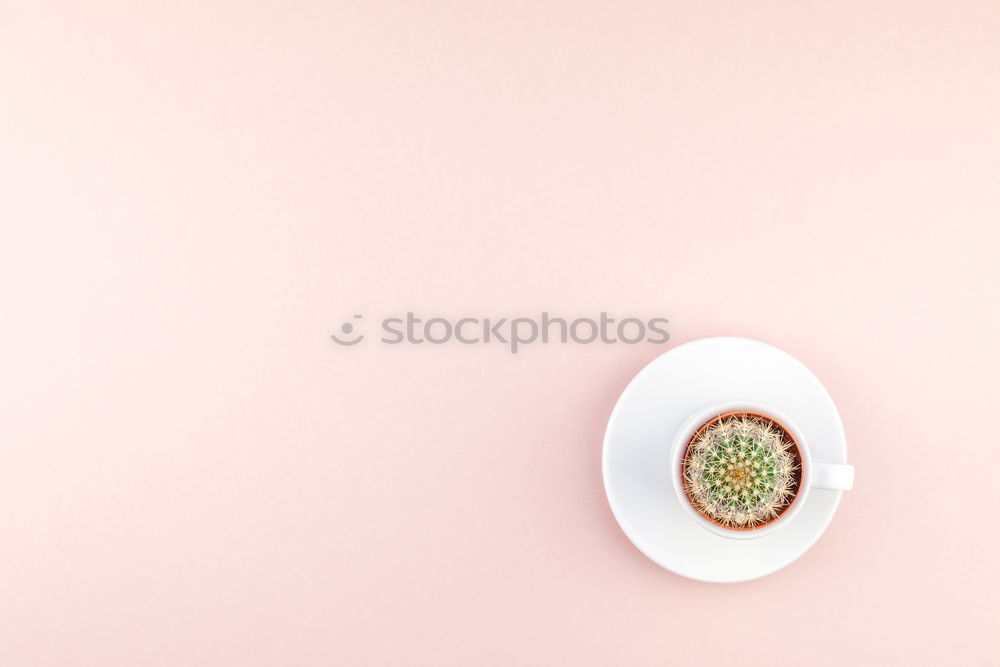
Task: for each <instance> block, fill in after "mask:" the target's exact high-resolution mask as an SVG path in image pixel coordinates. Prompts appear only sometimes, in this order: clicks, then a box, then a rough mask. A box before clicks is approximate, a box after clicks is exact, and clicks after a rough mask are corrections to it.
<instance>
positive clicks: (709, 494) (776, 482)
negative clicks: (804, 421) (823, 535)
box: [681, 411, 802, 531]
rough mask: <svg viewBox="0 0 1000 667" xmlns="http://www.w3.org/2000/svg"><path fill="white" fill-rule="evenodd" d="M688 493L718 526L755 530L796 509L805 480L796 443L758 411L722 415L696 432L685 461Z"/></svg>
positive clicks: (692, 501)
mask: <svg viewBox="0 0 1000 667" xmlns="http://www.w3.org/2000/svg"><path fill="white" fill-rule="evenodd" d="M681 466H682V469H681V478H682V481H683V486H684V494H685V495H686V496H687V499H688V501H689V502H690V503H691V505H692V506H693V507H694V508H695V509H696V510H697V511H698V513H699V514H701V515H702V516H703V517H705V518H706V519H708V520H709V521H711V522H712V523H714V524H716V525H718V526H721V527H723V528H727V529H730V530H743V531H746V530H755V529H758V528H762V527H764V526H766V525H768V524H770V523H772V522H773V521H776V520H777V519H779V518H780V517H781V515H782V514H783V513H784V512H785V510H787V509H788V507H789V506H791V504H792V502H793V501H794V500H795V496H796V494H797V493H798V490H799V485H800V483H801V480H802V459H801V454H800V453H799V449H798V446H797V445H796V443H795V440H794V439H793V438H792V436H791V435H790V433H789V432H788V430H787V429H785V427H783V426H782V425H781V424H780V423H779V422H777V421H776V420H774V419H772V418H771V417H768V416H767V415H763V414H760V413H757V412H751V411H739V412H728V413H726V414H722V415H719V416H717V417H714V418H713V419H711V420H709V421H708V422H706V423H705V424H704V425H703V426H702V427H701V428H699V429H698V430H697V431H695V433H694V435H693V436H691V439H690V441H689V442H688V444H687V447H686V449H685V451H684V454H683V457H682V461H681Z"/></svg>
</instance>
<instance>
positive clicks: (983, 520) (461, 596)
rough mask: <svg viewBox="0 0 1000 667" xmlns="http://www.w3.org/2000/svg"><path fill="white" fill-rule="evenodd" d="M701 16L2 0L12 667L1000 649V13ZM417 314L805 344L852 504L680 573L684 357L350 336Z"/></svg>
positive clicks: (914, 9) (5, 519)
mask: <svg viewBox="0 0 1000 667" xmlns="http://www.w3.org/2000/svg"><path fill="white" fill-rule="evenodd" d="M686 5H687V6H686ZM686 5H684V4H681V3H661V2H630V3H568V2H567V3H543V4H539V3H527V2H516V3H501V4H494V3H485V2H474V3H360V2H356V3H347V4H341V3H336V4H334V3H309V2H288V3H266V5H265V4H261V5H256V6H253V7H249V6H243V5H239V4H235V5H234V4H230V3H221V2H216V3H193V2H181V3H142V6H137V5H135V4H131V3H111V2H90V3H71V2H65V3H61V4H60V3H48V2H32V3H27V2H24V3H18V2H8V3H3V4H0V84H2V91H3V103H2V104H0V147H2V149H0V225H2V227H0V267H2V271H3V274H2V275H3V280H2V281H0V307H2V309H3V310H2V312H3V316H4V321H5V326H3V327H2V328H0V345H2V347H0V350H2V351H0V372H2V377H3V382H2V383H0V421H2V425H3V438H2V447H0V451H2V455H3V456H2V459H0V535H2V536H3V548H2V549H0V664H3V665H29V664H30V665H38V666H48V665H53V666H54V665H59V666H60V667H72V666H76V665H101V666H102V667H110V666H115V665H123V666H125V665H127V666H135V665H149V666H160V665H185V666H198V665H241V666H242V667H255V666H258V665H279V664H280V665H330V664H343V665H400V664H427V665H438V666H440V665H470V664H483V663H487V664H518V665H535V664H537V665H548V664H574V665H608V664H623V665H663V664H679V665H688V664H695V662H696V661H697V663H698V664H733V663H736V664H742V665H772V664H774V660H775V651H778V652H779V654H780V656H781V659H790V657H795V656H807V657H808V662H809V663H810V664H814V665H840V664H879V665H890V664H891V665H896V664H899V665H941V664H962V665H985V664H996V659H997V649H996V644H995V639H994V636H993V635H994V634H995V631H996V628H997V626H998V622H1000V617H998V608H1000V607H998V605H1000V600H998V592H1000V580H998V574H997V570H996V561H997V555H998V546H1000V545H998V538H997V531H996V530H995V528H994V527H993V525H992V523H993V521H992V519H993V516H994V513H995V508H996V488H997V486H996V479H997V470H998V468H997V463H996V458H997V443H996V437H995V436H994V430H993V426H994V421H995V420H994V418H993V417H994V415H995V411H996V406H995V402H996V398H997V389H996V386H997V381H996V377H997V371H998V370H1000V368H998V366H1000V363H998V362H1000V358H998V352H997V349H998V348H997V342H996V341H997V339H998V336H1000V318H998V314H997V308H996V304H997V298H998V296H1000V294H998V285H1000V269H998V266H1000V263H998V261H997V257H998V251H1000V231H998V222H1000V220H998V212H1000V194H998V193H1000V189H998V188H997V183H998V182H1000V150H998V146H1000V120H998V119H1000V85H998V84H1000V81H998V77H1000V42H998V41H997V39H996V36H997V34H1000V6H998V5H996V4H990V3H957V4H956V3H947V4H945V3H916V4H915V3H902V2H898V3H895V2H894V3H887V2H875V3H871V2H865V3H839V4H838V6H837V7H830V6H823V5H819V4H816V5H812V6H811V5H810V4H809V3H793V2H780V3H771V4H770V5H768V6H767V7H761V6H753V7H752V6H749V5H745V4H741V3H723V4H715V5H712V6H702V5H698V4H697V3H686ZM406 310H414V311H418V312H420V313H424V314H428V315H431V314H441V315H447V316H461V315H481V316H509V315H537V314H538V313H540V312H541V311H542V310H549V311H552V312H556V313H559V314H566V315H570V316H575V315H587V314H591V315H592V314H596V313H598V312H600V311H601V310H607V311H610V312H612V314H619V315H626V314H627V315H637V316H640V317H652V316H656V315H665V316H667V317H669V318H670V320H671V328H670V330H671V334H672V340H671V344H676V343H682V342H685V341H688V340H692V339H695V338H699V337H702V336H709V335H738V336H746V337H751V338H757V339H760V340H763V341H765V342H768V343H771V344H773V345H776V346H778V347H781V348H782V349H785V350H786V351H788V352H790V353H791V354H793V355H794V356H796V357H798V358H799V359H800V360H802V361H803V362H804V363H805V364H806V365H808V366H809V367H810V368H811V369H812V370H813V371H814V372H815V373H816V374H817V375H818V376H819V377H820V379H821V380H822V381H823V382H824V383H825V384H826V386H827V388H828V389H829V390H830V392H831V394H832V396H833V398H834V400H835V401H836V402H837V404H838V407H839V409H840V411H841V414H842V417H843V419H844V423H845V427H846V429H847V435H848V448H849V457H850V460H851V462H852V463H853V464H854V465H855V466H856V467H857V471H858V478H857V480H858V481H857V486H856V488H855V489H854V490H853V491H851V492H850V493H848V494H847V495H846V496H845V498H844V500H843V502H842V503H841V506H840V510H839V511H838V514H837V516H836V517H835V519H834V521H833V523H832V524H831V525H830V528H829V530H828V531H827V533H826V534H825V535H824V536H823V538H822V539H821V540H820V541H819V542H818V543H817V544H816V546H815V547H814V548H813V549H812V550H811V551H810V552H808V553H807V554H806V555H805V556H804V557H803V558H802V559H800V560H799V561H797V562H795V563H794V564H792V565H791V566H790V567H788V568H787V569H785V570H783V571H781V572H779V573H777V574H775V575H773V576H770V577H767V578H765V579H761V580H758V581H754V582H749V583H746V584H738V585H729V586H713V585H707V584H700V583H696V582H693V581H688V580H685V579H682V578H680V577H677V576H675V575H672V574H670V573H669V572H666V571H664V570H662V569H660V568H659V567H657V566H656V565H654V564H653V563H651V562H649V561H648V560H646V559H645V558H644V557H643V556H642V555H641V554H639V553H638V552H637V551H636V550H635V549H634V548H633V547H632V546H631V545H630V544H629V543H628V541H627V540H626V538H625V537H624V535H623V534H622V533H621V531H620V530H619V528H618V526H617V525H616V524H615V522H614V520H613V518H612V516H611V513H610V510H609V508H608V506H607V502H606V501H605V498H604V494H603V490H602V486H601V477H600V448H601V439H602V434H603V429H604V425H605V423H606V420H607V417H608V415H609V413H610V410H611V408H612V406H613V404H614V401H615V400H616V398H617V396H618V394H619V393H620V391H621V390H622V388H623V387H624V386H625V384H626V383H627V381H628V380H629V378H630V377H631V376H632V375H633V374H634V373H635V372H636V371H637V370H638V369H639V368H640V367H642V366H643V365H644V364H645V363H646V362H648V361H649V360H650V359H652V358H653V357H654V356H655V355H657V354H660V353H661V352H663V351H664V349H666V348H665V347H663V346H652V345H641V346H625V345H617V346H611V345H589V346H580V345H566V346H559V345H548V346H541V345H535V346H529V347H527V348H525V350H524V351H523V353H520V354H518V355H516V356H513V355H511V354H509V353H508V352H506V351H505V350H504V349H502V348H501V347H499V346H462V345H443V346H427V345H424V346H397V347H393V346H385V345H378V344H370V345H369V344H365V345H359V346H358V347H356V348H350V349H345V348H338V347H336V346H335V345H333V344H332V343H331V341H330V340H329V339H328V338H327V336H328V335H329V334H330V333H333V332H334V331H336V328H337V327H338V326H339V325H340V323H341V322H343V321H345V320H348V319H350V318H351V316H352V315H353V314H356V313H361V314H364V315H365V316H366V317H367V318H371V319H374V318H378V317H382V316H385V315H389V314H395V313H400V312H405V311H406ZM771 631H775V632H777V633H779V636H780V639H778V640H777V641H776V642H775V641H761V640H760V637H761V636H762V633H768V632H771Z"/></svg>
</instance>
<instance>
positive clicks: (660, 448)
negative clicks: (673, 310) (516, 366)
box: [603, 338, 847, 583]
mask: <svg viewBox="0 0 1000 667" xmlns="http://www.w3.org/2000/svg"><path fill="white" fill-rule="evenodd" d="M725 401H750V402H753V403H761V404H765V405H771V406H774V407H775V408H776V409H778V410H780V411H781V413H783V414H785V415H787V416H788V417H789V418H790V419H791V420H793V421H794V422H795V424H796V425H797V426H798V428H799V429H800V430H801V432H802V434H803V436H804V437H805V438H806V440H807V441H808V443H809V447H810V450H811V451H812V453H813V455H814V456H816V457H817V458H820V459H822V460H825V461H829V462H831V463H847V447H846V445H845V443H844V427H843V425H842V424H841V422H840V415H839V414H837V408H836V406H834V404H833V400H832V399H831V398H830V395H829V394H828V393H827V391H826V389H825V388H824V387H823V385H822V384H821V383H820V381H819V380H818V379H817V378H816V376H815V375H813V374H812V372H811V371H810V370H809V369H808V368H806V367H805V366H803V365H802V363H801V362H799V361H798V360H797V359H795V358H794V357H792V356H791V355H789V354H787V353H785V352H782V351H781V350H779V349H777V348H775V347H771V346H770V345H767V344H765V343H761V342H759V341H755V340H749V339H747V338H703V339H701V340H696V341H693V342H691V343H687V344H685V345H681V346H679V347H676V348H674V349H672V350H670V351H669V352H666V353H664V354H662V355H661V356H659V357H657V358H656V359H654V360H653V361H652V362H650V363H649V364H648V365H647V366H646V367H645V368H643V369H642V370H641V371H639V373H638V375H636V376H635V377H634V378H633V379H632V381H631V382H630V383H629V385H628V387H626V388H625V391H624V392H623V393H622V395H621V397H620V398H619V399H618V403H617V404H616V405H615V409H614V411H613V412H612V413H611V419H610V420H609V421H608V428H607V431H606V432H605V434H604V462H603V466H604V490H605V493H606V494H607V496H608V502H609V503H611V510H612V512H614V515H615V518H616V519H617V520H618V524H619V525H620V526H621V527H622V530H623V531H625V534H626V535H627V536H628V538H629V539H630V540H632V543H633V544H635V546H636V547H638V549H639V550H640V551H641V552H642V553H644V554H646V556H648V557H649V558H650V559H651V560H653V562H655V563H657V564H659V565H661V566H663V567H665V568H666V569H668V570H670V571H672V572H675V573H677V574H679V575H682V576H685V577H690V578H691V579H698V580H700V581H711V582H720V583H721V582H736V581H746V580H748V579H756V578H757V577H763V576H764V575H767V574H770V573H772V572H774V571H776V570H779V569H781V568H783V567H785V566H786V565H788V564H789V563H791V562H792V561H793V560H795V559H796V558H798V557H799V556H801V555H802V554H803V553H805V552H806V550H807V549H809V547H810V546H812V545H813V543H814V542H815V541H816V540H817V539H819V536H820V535H822V534H823V531H824V530H825V529H826V526H827V525H828V524H829V523H830V519H832V518H833V514H834V512H836V511H837V504H838V503H839V502H840V495H841V493H842V492H841V491H830V490H827V489H813V490H812V491H811V492H810V493H809V495H808V497H807V498H806V499H805V504H804V505H803V506H802V509H801V510H800V511H799V513H798V514H797V515H796V516H794V517H793V518H791V519H790V520H789V522H788V524H787V525H785V526H784V527H782V528H781V530H778V531H776V532H773V533H770V534H767V535H763V536H761V537H759V538H756V539H746V540H734V539H727V538H725V537H720V536H719V535H716V534H713V533H711V532H709V531H708V530H705V529H704V528H703V527H702V526H701V525H699V524H698V523H697V522H696V521H694V520H693V519H692V517H691V516H690V515H689V514H688V512H686V511H685V508H684V507H682V506H681V504H680V500H679V499H678V496H677V494H676V493H675V492H674V490H673V487H672V484H673V478H672V474H671V466H670V463H669V462H670V455H671V452H670V449H671V442H672V440H673V438H674V436H675V434H676V433H677V431H678V429H680V428H681V426H682V425H683V423H684V421H685V420H686V419H687V418H688V417H689V416H690V415H691V414H692V413H693V412H695V411H696V410H698V409H699V408H702V407H704V406H707V405H711V404H714V403H721V402H725Z"/></svg>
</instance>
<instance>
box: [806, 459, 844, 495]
mask: <svg viewBox="0 0 1000 667" xmlns="http://www.w3.org/2000/svg"><path fill="white" fill-rule="evenodd" d="M811 486H812V488H814V489H833V490H834V491H850V490H851V487H853V486H854V466H852V465H848V464H846V463H827V462H826V461H813V464H812V485H811Z"/></svg>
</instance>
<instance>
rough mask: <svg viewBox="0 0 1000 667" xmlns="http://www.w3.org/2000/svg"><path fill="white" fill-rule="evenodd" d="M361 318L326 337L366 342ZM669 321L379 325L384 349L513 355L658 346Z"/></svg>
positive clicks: (391, 321) (415, 320)
mask: <svg viewBox="0 0 1000 667" xmlns="http://www.w3.org/2000/svg"><path fill="white" fill-rule="evenodd" d="M362 319H363V318H362V316H361V315H355V316H354V317H353V318H352V320H348V321H346V322H344V323H343V324H341V325H340V327H339V328H338V331H337V333H334V334H330V338H331V340H333V342H335V343H336V344H337V345H343V346H345V347H350V346H354V345H357V344H358V343H360V342H361V341H363V340H364V339H365V335H364V334H362V333H360V332H359V331H358V324H359V322H355V321H353V320H362ZM669 322H670V321H669V320H668V319H667V318H665V317H653V318H650V319H640V318H637V317H625V318H621V319H616V318H613V317H610V316H609V315H608V313H606V312H602V313H600V315H599V316H598V317H596V318H591V317H577V318H575V319H571V318H565V317H554V316H552V315H551V314H550V313H541V315H540V316H539V317H511V318H508V317H500V318H495V317H461V318H458V319H450V318H446V317H430V318H423V317H418V316H417V314H416V313H414V312H407V313H406V314H405V315H404V316H403V317H385V318H383V319H382V320H380V321H379V329H380V331H381V334H382V335H381V337H380V338H379V342H381V343H383V344H385V345H403V344H407V345H422V344H429V345H444V344H447V343H457V344H460V345H489V344H494V345H504V346H506V347H507V349H508V350H509V351H510V353H511V354H517V353H518V352H519V351H520V350H521V348H522V347H524V346H525V345H532V344H536V343H543V344H546V343H556V342H558V343H571V342H572V343H576V344H578V345H589V344H591V343H602V344H606V345H613V344H618V343H621V344H625V345H637V344H639V343H651V344H653V345H662V344H664V343H666V342H667V341H668V340H670V334H669V332H668V331H667V324H669Z"/></svg>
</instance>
